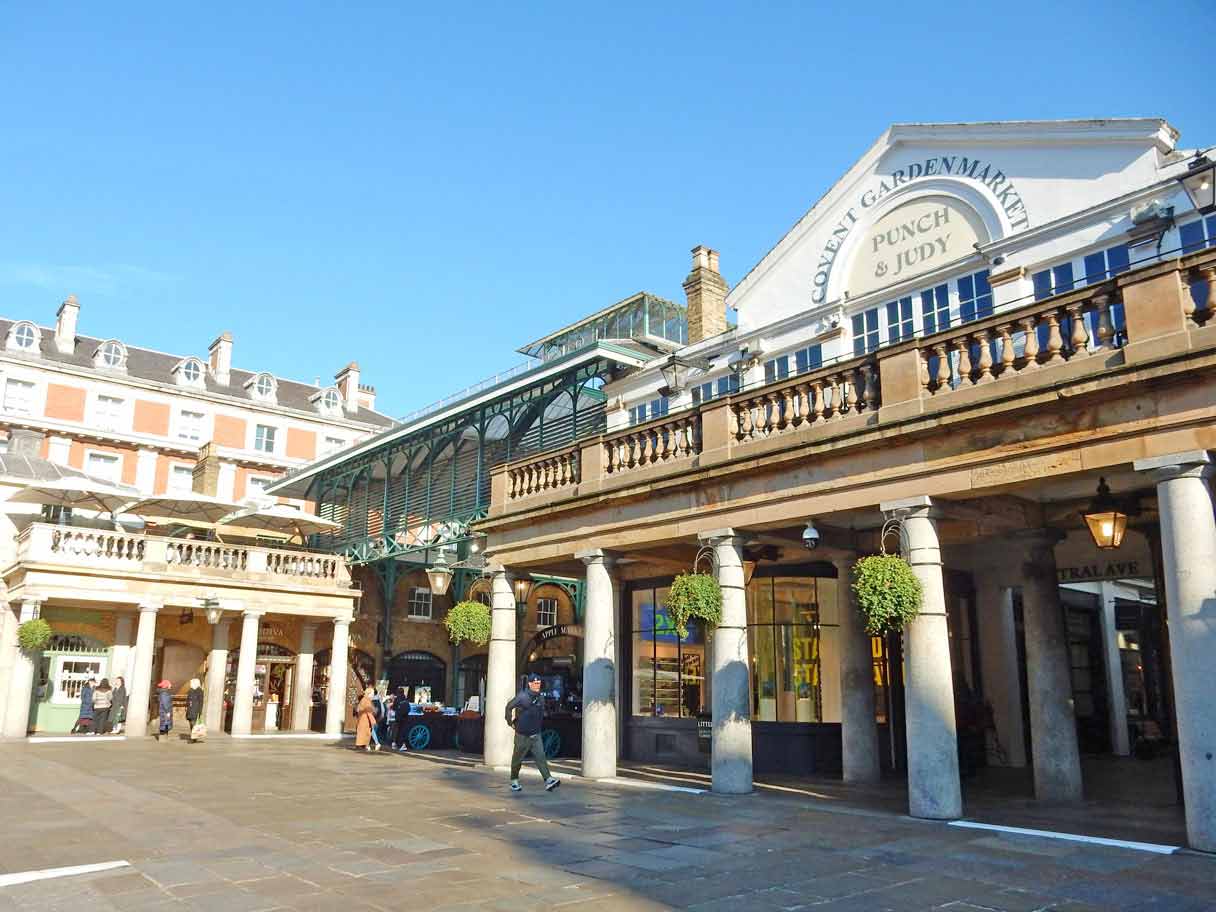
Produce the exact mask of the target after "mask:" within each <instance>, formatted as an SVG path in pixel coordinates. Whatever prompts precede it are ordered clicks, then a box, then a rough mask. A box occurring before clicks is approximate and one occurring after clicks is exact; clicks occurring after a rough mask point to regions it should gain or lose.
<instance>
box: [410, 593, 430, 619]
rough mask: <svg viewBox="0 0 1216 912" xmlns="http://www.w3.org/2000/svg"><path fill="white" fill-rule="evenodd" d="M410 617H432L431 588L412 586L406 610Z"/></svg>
mask: <svg viewBox="0 0 1216 912" xmlns="http://www.w3.org/2000/svg"><path fill="white" fill-rule="evenodd" d="M406 614H407V616H408V617H412V618H421V619H425V620H428V621H429V620H430V619H431V590H430V589H422V588H418V587H412V588H411V589H410V598H409V604H408V608H407V611H406Z"/></svg>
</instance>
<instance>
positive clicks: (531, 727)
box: [507, 674, 561, 792]
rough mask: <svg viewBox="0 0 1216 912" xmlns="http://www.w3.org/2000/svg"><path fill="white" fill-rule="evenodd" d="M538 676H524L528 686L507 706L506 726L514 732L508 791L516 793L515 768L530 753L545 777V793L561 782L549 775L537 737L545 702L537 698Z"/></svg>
mask: <svg viewBox="0 0 1216 912" xmlns="http://www.w3.org/2000/svg"><path fill="white" fill-rule="evenodd" d="M540 683H541V682H540V675H538V674H530V675H528V686H527V687H525V688H524V689H523V690H521V691H520V692H519V693H517V694H516V695H515V697H514V698H513V699H512V700H511V701H510V702H509V703H507V724H508V725H510V726H511V727H512V728H513V729H515V750H514V752H513V753H512V754H511V791H513V792H519V791H522V790H523V786H521V785H520V784H519V768H520V767H521V766H522V765H523V762H524V757H526V756H527V755H528V753H529V752H531V753H532V757H533V759H534V760H535V761H536V767H537V769H539V770H540V774H541V775H542V776H544V777H545V791H546V792H551V791H553V789H555V788H557V787H558V786H559V785H561V782H560V781H559V780H557V779H555V778H554V777H553V775H552V774H551V773H550V772H549V761H548V758H547V757H546V756H545V745H544V742H543V741H542V740H541V737H540V729H541V724H542V723H543V722H544V719H545V701H544V699H542V697H541V695H540Z"/></svg>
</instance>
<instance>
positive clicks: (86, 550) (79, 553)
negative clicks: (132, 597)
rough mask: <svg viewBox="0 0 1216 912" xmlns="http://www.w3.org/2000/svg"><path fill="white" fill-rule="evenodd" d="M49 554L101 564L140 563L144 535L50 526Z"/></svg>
mask: <svg viewBox="0 0 1216 912" xmlns="http://www.w3.org/2000/svg"><path fill="white" fill-rule="evenodd" d="M48 528H49V529H50V553H51V554H52V555H54V556H56V557H63V558H70V559H73V560H85V561H96V562H98V563H131V564H137V563H141V562H142V561H143V559H144V541H145V539H144V537H143V536H142V535H128V534H126V533H124V532H108V531H105V530H101V529H73V528H70V527H59V526H51V527H48Z"/></svg>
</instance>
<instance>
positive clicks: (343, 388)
mask: <svg viewBox="0 0 1216 912" xmlns="http://www.w3.org/2000/svg"><path fill="white" fill-rule="evenodd" d="M334 380H335V381H336V382H337V384H338V392H340V393H341V394H342V407H343V409H345V411H346V412H347V414H351V415H353V414H355V413H356V412H358V411H359V365H358V363H357V362H355V361H352V362H350V364H348V365H346V367H344V368H342V370H340V371H338V373H337V374H335V375H334Z"/></svg>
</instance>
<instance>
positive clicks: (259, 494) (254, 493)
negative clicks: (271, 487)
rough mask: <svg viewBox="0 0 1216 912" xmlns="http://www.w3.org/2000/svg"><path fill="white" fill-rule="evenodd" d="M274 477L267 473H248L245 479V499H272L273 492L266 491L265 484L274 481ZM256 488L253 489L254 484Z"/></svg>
mask: <svg viewBox="0 0 1216 912" xmlns="http://www.w3.org/2000/svg"><path fill="white" fill-rule="evenodd" d="M274 481H275V479H273V478H271V477H270V476H268V475H250V476H249V477H247V478H246V479H245V499H246V500H255V499H256V500H274V499H275V497H274V495H273V494H267V493H266V485H268V484H271V483H272V482H274ZM255 484H256V485H257V486H258V487H257V489H256V490H255V489H254V485H255Z"/></svg>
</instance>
